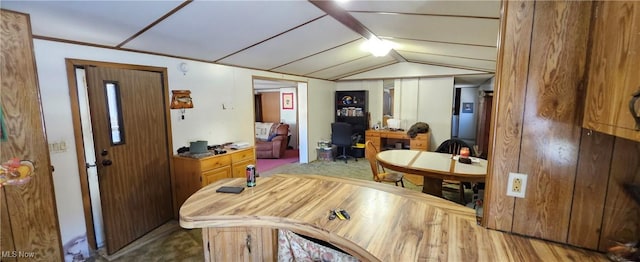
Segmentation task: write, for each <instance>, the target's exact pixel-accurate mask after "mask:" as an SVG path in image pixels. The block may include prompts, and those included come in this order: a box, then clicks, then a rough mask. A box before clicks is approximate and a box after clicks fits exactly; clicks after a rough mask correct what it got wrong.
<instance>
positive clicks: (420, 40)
mask: <svg viewBox="0 0 640 262" xmlns="http://www.w3.org/2000/svg"><path fill="white" fill-rule="evenodd" d="M500 22H501V24H502V23H504V20H500ZM501 27H502V26H501ZM498 33H499V32H498ZM381 38H382V39H391V40H393V39H400V40H408V41H419V42H430V43H439V44H448V45H462V46H477V47H491V48H497V47H496V46H494V45H480V44H467V43H458V42H447V41H437V40H429V39H415V38H406V37H384V36H382V37H381Z"/></svg>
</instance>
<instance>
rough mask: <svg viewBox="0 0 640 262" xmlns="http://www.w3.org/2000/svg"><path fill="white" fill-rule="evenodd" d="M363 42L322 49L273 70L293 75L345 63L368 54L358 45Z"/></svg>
mask: <svg viewBox="0 0 640 262" xmlns="http://www.w3.org/2000/svg"><path fill="white" fill-rule="evenodd" d="M364 42H365V40H364V39H360V40H356V41H354V42H351V43H348V44H345V45H342V46H339V47H336V48H333V49H330V50H327V51H324V52H322V53H319V54H316V55H312V56H310V57H307V58H304V59H301V60H298V61H295V62H293V63H289V64H286V65H284V66H281V67H277V68H274V71H277V72H282V73H289V74H294V75H306V74H308V73H311V72H315V71H318V70H322V69H325V68H328V67H331V66H335V65H339V64H342V63H346V62H349V61H352V60H355V59H359V58H362V57H365V56H370V55H371V53H369V52H366V51H363V50H362V49H361V48H360V46H361V45H362V43H364Z"/></svg>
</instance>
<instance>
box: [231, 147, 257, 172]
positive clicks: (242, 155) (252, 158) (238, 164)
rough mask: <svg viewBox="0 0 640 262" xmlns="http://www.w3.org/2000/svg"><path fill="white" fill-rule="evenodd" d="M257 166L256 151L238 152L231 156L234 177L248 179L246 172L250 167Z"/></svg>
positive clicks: (245, 150)
mask: <svg viewBox="0 0 640 262" xmlns="http://www.w3.org/2000/svg"><path fill="white" fill-rule="evenodd" d="M255 164H256V154H255V150H253V148H252V149H250V150H249V149H244V150H238V151H237V152H235V153H233V154H231V169H232V173H231V176H232V177H246V171H247V166H248V165H255Z"/></svg>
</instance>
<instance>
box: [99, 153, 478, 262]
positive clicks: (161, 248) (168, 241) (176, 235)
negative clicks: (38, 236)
mask: <svg viewBox="0 0 640 262" xmlns="http://www.w3.org/2000/svg"><path fill="white" fill-rule="evenodd" d="M274 174H317V175H326V176H337V177H349V178H356V179H363V180H369V181H373V176H372V174H371V168H370V166H369V163H368V162H367V161H366V159H359V160H358V161H357V162H356V161H353V160H349V161H348V162H347V163H345V162H344V161H335V162H334V161H313V162H311V163H308V164H300V163H292V164H286V165H283V166H280V167H277V168H275V169H272V170H269V171H266V172H263V173H261V174H259V175H260V176H261V177H268V176H272V175H274ZM391 185H393V184H391ZM404 185H405V188H406V189H408V190H416V191H422V186H417V185H415V184H413V183H412V182H410V181H407V180H405V181H404ZM465 193H466V194H467V199H471V194H472V192H471V190H467V192H465ZM443 194H444V197H445V198H447V199H450V200H452V201H457V199H458V195H457V194H455V193H449V192H446V191H445V192H443ZM87 261H100V262H103V261H118V262H124V261H131V262H139V261H203V251H202V239H201V236H200V230H199V229H193V230H187V229H183V228H180V226H179V225H178V223H177V222H176V221H171V222H169V223H167V224H166V225H164V226H162V227H160V228H158V229H157V230H155V231H154V232H152V233H149V234H148V235H147V236H145V237H142V238H141V239H139V240H137V241H135V242H134V243H132V244H130V245H129V246H127V247H125V248H124V249H123V250H122V251H120V252H118V253H116V254H114V255H111V256H107V255H106V254H105V252H104V250H99V251H98V253H97V254H95V255H94V256H93V257H92V258H89V259H88V260H87Z"/></svg>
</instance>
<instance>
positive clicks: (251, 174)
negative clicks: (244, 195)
mask: <svg viewBox="0 0 640 262" xmlns="http://www.w3.org/2000/svg"><path fill="white" fill-rule="evenodd" d="M254 186H256V166H254V165H248V166H247V187H254Z"/></svg>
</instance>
